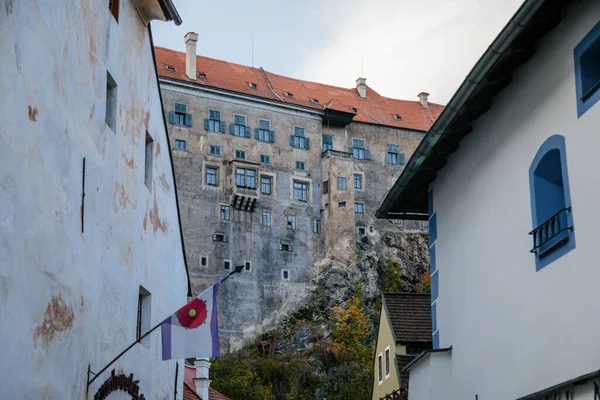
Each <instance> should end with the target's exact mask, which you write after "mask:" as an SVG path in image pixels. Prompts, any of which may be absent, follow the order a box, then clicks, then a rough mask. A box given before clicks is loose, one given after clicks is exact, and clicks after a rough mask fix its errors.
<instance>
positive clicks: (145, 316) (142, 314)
mask: <svg viewBox="0 0 600 400" xmlns="http://www.w3.org/2000/svg"><path fill="white" fill-rule="evenodd" d="M151 300H152V298H151V296H150V292H149V291H147V290H146V289H145V288H144V287H143V286H140V287H139V290H138V312H137V328H136V332H135V338H136V340H140V339H141V338H142V336H144V335H145V334H146V332H148V330H150V322H151V315H150V312H151V310H152V308H151V305H152V302H151ZM149 339H150V338H144V339H142V341H141V343H142V344H144V345H146V346H147V345H148V344H149V343H150V341H149Z"/></svg>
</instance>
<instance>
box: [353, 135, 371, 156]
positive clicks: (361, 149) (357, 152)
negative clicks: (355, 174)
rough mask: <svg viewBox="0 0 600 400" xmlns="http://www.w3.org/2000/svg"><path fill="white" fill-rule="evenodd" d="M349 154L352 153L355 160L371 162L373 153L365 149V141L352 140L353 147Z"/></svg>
mask: <svg viewBox="0 0 600 400" xmlns="http://www.w3.org/2000/svg"><path fill="white" fill-rule="evenodd" d="M348 152H349V153H352V158H354V159H355V160H370V159H371V151H370V150H369V149H367V148H365V140H364V139H352V147H350V148H349V149H348Z"/></svg>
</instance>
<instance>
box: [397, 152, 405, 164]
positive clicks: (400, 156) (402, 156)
mask: <svg viewBox="0 0 600 400" xmlns="http://www.w3.org/2000/svg"><path fill="white" fill-rule="evenodd" d="M398 164H400V165H404V153H400V154H398Z"/></svg>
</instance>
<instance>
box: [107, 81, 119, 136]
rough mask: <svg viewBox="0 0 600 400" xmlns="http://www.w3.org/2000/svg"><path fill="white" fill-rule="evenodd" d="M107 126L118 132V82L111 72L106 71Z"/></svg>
mask: <svg viewBox="0 0 600 400" xmlns="http://www.w3.org/2000/svg"><path fill="white" fill-rule="evenodd" d="M104 120H105V121H106V125H108V127H109V128H110V129H111V130H112V131H113V132H117V82H115V80H114V79H113V77H112V75H111V74H110V72H108V71H106V117H105V119H104Z"/></svg>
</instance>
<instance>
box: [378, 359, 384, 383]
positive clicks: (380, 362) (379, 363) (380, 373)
mask: <svg viewBox="0 0 600 400" xmlns="http://www.w3.org/2000/svg"><path fill="white" fill-rule="evenodd" d="M377 377H378V378H379V384H381V382H383V365H382V361H381V354H379V356H377Z"/></svg>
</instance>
